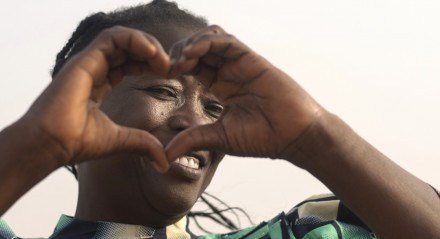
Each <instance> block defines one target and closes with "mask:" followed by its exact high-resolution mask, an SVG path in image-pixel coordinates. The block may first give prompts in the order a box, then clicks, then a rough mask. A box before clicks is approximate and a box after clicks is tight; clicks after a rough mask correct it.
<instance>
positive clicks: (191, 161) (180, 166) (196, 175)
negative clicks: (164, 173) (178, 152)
mask: <svg viewBox="0 0 440 239" xmlns="http://www.w3.org/2000/svg"><path fill="white" fill-rule="evenodd" d="M205 165H206V160H205V158H204V157H202V156H201V155H198V154H190V155H185V156H182V157H180V158H178V159H176V160H175V161H174V162H172V163H171V164H170V170H169V173H171V174H172V175H175V176H177V177H179V178H182V179H184V180H187V181H190V182H193V181H197V180H198V179H200V177H201V176H202V171H203V168H204V166H205Z"/></svg>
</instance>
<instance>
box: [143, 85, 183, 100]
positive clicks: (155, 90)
mask: <svg viewBox="0 0 440 239" xmlns="http://www.w3.org/2000/svg"><path fill="white" fill-rule="evenodd" d="M147 91H148V92H150V93H151V94H153V95H154V96H155V97H159V98H161V99H170V98H177V93H176V92H175V91H174V90H173V89H170V88H168V87H150V88H148V89H147Z"/></svg>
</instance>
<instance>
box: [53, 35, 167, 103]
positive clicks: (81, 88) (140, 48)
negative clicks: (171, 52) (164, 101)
mask: <svg viewBox="0 0 440 239" xmlns="http://www.w3.org/2000/svg"><path fill="white" fill-rule="evenodd" d="M159 46H160V45H158V43H157V42H156V41H155V40H152V38H151V37H147V36H146V33H143V32H141V31H137V30H133V29H129V28H124V27H114V28H111V29H109V30H105V31H104V32H103V33H101V34H100V35H99V36H98V37H97V38H96V39H95V40H94V41H93V42H92V43H91V44H90V45H89V46H88V47H87V48H86V49H84V50H83V51H82V52H80V53H79V54H77V55H76V56H74V57H73V58H72V59H71V60H70V61H69V62H68V63H66V65H65V66H64V67H63V68H62V69H61V71H60V72H59V73H58V74H57V76H56V78H55V79H54V86H53V88H56V92H57V94H61V95H63V97H64V98H65V99H66V102H72V103H75V102H81V103H83V102H84V101H86V100H88V99H89V97H90V95H91V94H92V92H93V91H92V90H91V89H92V86H94V85H103V84H107V83H110V84H111V85H114V84H117V83H118V82H119V81H120V80H121V79H122V77H121V78H118V79H113V80H112V82H107V77H106V75H107V72H108V71H109V69H110V67H117V66H119V65H121V64H124V63H125V61H127V60H130V56H135V58H136V60H139V59H141V60H142V61H143V62H145V64H148V65H149V66H150V67H151V69H152V70H154V71H155V72H158V73H164V72H165V73H166V72H167V71H168V63H169V58H168V56H167V55H166V54H165V52H164V51H163V49H162V48H161V47H159ZM121 52H126V53H125V55H124V54H121ZM126 73H127V74H130V72H126ZM165 73H164V74H165ZM61 79H62V80H61Z"/></svg>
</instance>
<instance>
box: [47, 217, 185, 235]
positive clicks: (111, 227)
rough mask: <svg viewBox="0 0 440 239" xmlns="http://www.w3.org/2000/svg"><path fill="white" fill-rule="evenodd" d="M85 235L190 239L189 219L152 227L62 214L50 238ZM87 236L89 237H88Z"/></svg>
mask: <svg viewBox="0 0 440 239" xmlns="http://www.w3.org/2000/svg"><path fill="white" fill-rule="evenodd" d="M75 235H81V236H85V235H88V236H90V238H97V239H98V238H176V239H177V238H178V239H188V238H190V234H189V233H188V232H187V219H186V217H183V218H182V219H181V220H180V221H178V222H176V223H174V224H172V225H170V226H167V227H166V228H152V227H147V226H141V225H131V224H124V223H116V222H104V221H97V222H90V221H84V220H80V219H76V218H74V217H71V216H67V215H61V217H60V219H59V220H58V223H57V226H56V227H55V231H54V233H53V234H52V236H51V237H50V238H56V237H58V236H59V237H63V236H72V237H75ZM86 238H87V237H86Z"/></svg>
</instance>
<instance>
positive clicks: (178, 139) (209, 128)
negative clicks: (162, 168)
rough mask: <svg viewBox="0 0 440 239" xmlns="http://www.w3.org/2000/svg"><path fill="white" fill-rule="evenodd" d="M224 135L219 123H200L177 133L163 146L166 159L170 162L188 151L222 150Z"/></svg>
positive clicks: (224, 142) (224, 144)
mask: <svg viewBox="0 0 440 239" xmlns="http://www.w3.org/2000/svg"><path fill="white" fill-rule="evenodd" d="M225 136H226V135H225V134H224V131H222V130H220V129H219V124H217V123H215V124H209V125H202V126H197V127H193V128H189V129H186V130H184V131H182V132H180V133H179V134H177V135H176V136H175V137H174V138H173V140H171V142H169V143H168V145H167V147H166V148H165V151H166V155H167V158H168V161H170V162H172V161H174V160H175V159H176V158H178V157H181V156H183V155H185V154H187V153H189V152H192V151H197V150H203V149H209V150H220V151H224V148H225V147H226V142H227V140H226V137H225Z"/></svg>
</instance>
